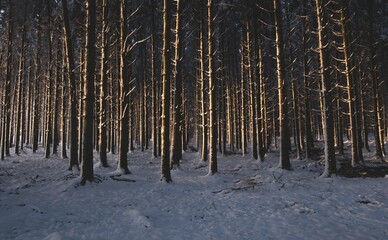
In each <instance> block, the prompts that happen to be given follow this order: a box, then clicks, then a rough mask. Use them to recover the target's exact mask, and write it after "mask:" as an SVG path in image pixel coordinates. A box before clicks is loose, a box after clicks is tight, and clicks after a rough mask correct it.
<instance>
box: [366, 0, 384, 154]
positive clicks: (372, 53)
mask: <svg viewBox="0 0 388 240" xmlns="http://www.w3.org/2000/svg"><path fill="white" fill-rule="evenodd" d="M373 2H374V1H368V17H369V49H370V62H369V63H370V71H371V78H372V92H373V96H372V98H373V99H372V101H373V120H374V121H373V122H374V137H375V144H376V157H378V158H379V159H380V160H381V159H383V151H382V148H381V136H380V134H381V132H380V127H379V111H380V110H379V99H380V96H379V91H378V83H377V77H376V72H375V71H376V70H375V67H376V56H375V55H376V50H375V38H374V23H373V21H374V17H373V7H374V5H373Z"/></svg>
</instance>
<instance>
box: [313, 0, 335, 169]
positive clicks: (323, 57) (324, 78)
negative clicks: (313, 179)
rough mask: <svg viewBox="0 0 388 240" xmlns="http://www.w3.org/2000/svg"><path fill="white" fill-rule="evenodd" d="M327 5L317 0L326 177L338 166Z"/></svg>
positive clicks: (323, 1)
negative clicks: (325, 7) (325, 9)
mask: <svg viewBox="0 0 388 240" xmlns="http://www.w3.org/2000/svg"><path fill="white" fill-rule="evenodd" d="M326 5H327V0H316V12H317V23H318V51H319V62H320V75H321V85H322V86H321V87H322V97H323V108H322V109H323V111H322V112H323V114H324V116H323V119H324V120H323V122H324V124H323V135H324V140H325V172H324V173H323V174H322V176H324V177H330V176H331V175H332V174H336V172H337V167H336V161H335V149H334V124H333V110H332V109H333V106H332V102H333V99H332V93H331V91H332V84H331V79H330V68H329V61H328V60H329V59H328V57H329V56H328V49H327V48H328V40H327V32H326V30H327V29H326V27H327V17H326V16H325V14H324V12H323V7H324V6H326Z"/></svg>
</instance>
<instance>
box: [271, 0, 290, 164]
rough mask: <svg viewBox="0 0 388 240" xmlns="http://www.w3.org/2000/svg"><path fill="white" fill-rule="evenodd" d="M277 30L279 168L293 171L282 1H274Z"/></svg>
mask: <svg viewBox="0 0 388 240" xmlns="http://www.w3.org/2000/svg"><path fill="white" fill-rule="evenodd" d="M274 10H275V28H276V60H277V77H278V92H279V93H278V94H279V127H280V162H279V167H280V168H283V169H291V164H290V153H289V151H290V149H289V144H287V142H288V141H289V140H287V138H288V137H289V134H288V133H287V131H288V122H287V120H288V119H287V98H286V88H285V75H284V67H285V64H284V50H283V27H282V6H281V1H280V0H274Z"/></svg>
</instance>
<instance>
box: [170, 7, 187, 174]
mask: <svg viewBox="0 0 388 240" xmlns="http://www.w3.org/2000/svg"><path fill="white" fill-rule="evenodd" d="M175 3H176V13H175V44H174V45H175V57H174V63H175V74H174V79H175V93H174V103H175V105H174V111H175V112H174V113H175V114H174V121H173V141H172V150H171V151H172V156H171V168H174V167H178V168H179V162H180V160H182V150H183V149H182V127H183V126H182V121H183V119H182V115H183V114H182V111H183V108H182V82H183V81H182V78H183V73H182V64H183V62H182V56H183V55H182V53H183V46H184V43H183V31H182V20H181V15H182V11H183V8H182V4H181V1H180V0H176V1H175Z"/></svg>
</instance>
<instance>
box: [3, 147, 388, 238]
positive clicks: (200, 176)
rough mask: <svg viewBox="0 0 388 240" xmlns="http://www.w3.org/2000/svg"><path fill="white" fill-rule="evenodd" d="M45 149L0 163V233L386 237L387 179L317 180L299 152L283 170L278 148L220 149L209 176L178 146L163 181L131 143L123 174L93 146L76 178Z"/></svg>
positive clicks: (315, 169)
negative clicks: (87, 169) (85, 169)
mask: <svg viewBox="0 0 388 240" xmlns="http://www.w3.org/2000/svg"><path fill="white" fill-rule="evenodd" d="M43 156H44V153H43V152H38V153H35V154H33V153H32V152H31V151H30V149H25V150H24V152H23V153H22V154H21V155H20V156H11V157H8V158H6V160H4V161H0V239H2V240H7V239H20V240H25V239H28V240H32V239H46V240H64V239H77V240H78V239H104V240H107V239H112V240H115V239H144V240H148V239H163V240H164V239H165V240H172V239H177V240H182V239H201V240H207V239H223V240H225V239H233V240H238V239H298V240H299V239H363V240H364V239H388V178H379V179H377V178H365V179H362V178H357V179H349V178H342V177H333V178H328V179H324V178H320V177H319V176H320V174H321V173H322V171H323V167H322V166H321V165H319V164H317V162H313V161H309V162H307V161H300V160H292V166H293V171H283V170H281V169H278V168H277V164H278V156H277V155H276V153H270V154H268V155H267V156H266V160H265V161H264V163H259V162H258V161H253V160H252V159H251V158H250V156H245V157H243V156H241V155H229V156H226V157H219V159H218V160H219V161H218V162H219V173H218V174H216V175H211V176H207V165H205V164H200V163H199V155H198V153H193V152H186V153H184V154H183V158H184V159H183V161H182V163H181V168H180V169H179V170H174V171H172V178H173V183H171V184H167V183H164V182H160V181H159V177H160V165H159V161H160V159H154V158H152V156H151V152H150V151H146V152H143V153H142V152H140V151H138V150H136V151H135V152H133V153H130V154H129V155H128V157H129V168H130V170H131V172H132V173H131V174H129V175H125V176H124V175H123V176H115V175H116V174H117V172H116V162H115V159H116V157H117V156H116V155H109V163H110V165H111V167H110V168H101V167H99V166H98V164H97V160H98V157H97V156H98V155H97V154H96V157H95V161H96V165H95V174H96V179H97V180H99V181H96V182H93V183H89V182H88V183H87V184H86V185H85V186H80V185H79V182H80V178H79V173H78V172H76V171H73V172H69V171H67V160H64V159H61V158H59V157H56V156H53V157H51V158H50V159H45V158H44V157H43ZM112 176H114V177H113V179H112V178H111V177H112ZM132 180H133V181H132Z"/></svg>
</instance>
